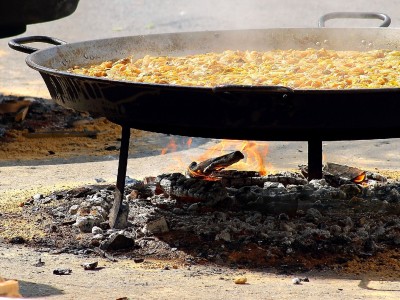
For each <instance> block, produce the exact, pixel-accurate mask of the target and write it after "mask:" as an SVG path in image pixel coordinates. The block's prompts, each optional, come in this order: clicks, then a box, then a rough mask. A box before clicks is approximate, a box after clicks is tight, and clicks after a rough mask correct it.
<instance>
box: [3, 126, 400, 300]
mask: <svg viewBox="0 0 400 300" xmlns="http://www.w3.org/2000/svg"><path fill="white" fill-rule="evenodd" d="M74 130H97V131H98V132H99V135H98V137H97V138H96V139H91V138H87V137H74V138H70V137H69V138H60V137H57V138H54V137H52V138H47V139H46V138H40V139H37V138H27V137H26V136H24V133H25V132H26V131H24V130H12V131H10V132H9V133H8V134H7V135H6V139H7V140H3V141H2V143H1V144H0V158H1V165H2V167H1V168H0V178H1V180H0V218H1V215H2V214H4V213H7V214H10V213H11V214H14V215H15V218H14V219H13V221H12V222H11V223H10V222H9V223H7V224H5V223H1V225H0V230H1V231H2V234H1V236H3V237H4V236H7V235H22V236H25V237H27V238H29V237H32V236H34V235H35V234H37V233H38V228H35V225H34V224H26V223H25V222H23V221H22V218H20V217H19V215H20V213H21V207H20V203H21V202H23V201H25V200H26V199H27V198H29V197H32V195H35V194H37V193H42V194H47V193H50V192H52V191H55V190H63V189H66V188H71V187H79V186H82V185H85V184H94V183H95V182H96V178H101V179H102V180H104V181H105V182H108V183H113V182H114V181H115V177H116V172H117V161H116V160H115V159H116V158H117V156H118V147H119V140H118V138H119V133H120V128H119V126H116V125H114V124H112V123H110V122H108V121H106V120H104V119H97V120H91V121H89V122H87V121H86V122H81V123H78V125H76V126H75V127H74ZM132 134H133V136H134V138H135V141H136V143H135V146H134V148H132V147H131V158H130V160H129V163H128V174H129V175H131V176H132V174H134V177H135V178H139V179H141V178H143V177H145V176H156V175H159V174H161V173H163V172H173V171H181V169H182V167H183V166H187V164H188V163H190V162H191V161H192V160H193V159H194V158H196V157H199V156H200V155H201V154H202V153H203V152H204V151H205V149H206V148H208V147H210V146H211V145H212V144H214V142H213V141H208V142H207V141H204V143H200V145H195V147H192V148H191V149H186V148H185V147H186V146H185V143H187V139H182V140H181V141H178V148H179V149H178V150H182V151H179V154H178V155H177V154H176V153H167V154H166V155H159V153H160V152H161V151H162V149H163V148H164V147H166V146H167V145H168V143H169V142H170V140H169V137H167V136H164V135H158V134H152V133H145V132H140V131H132ZM175 143H176V141H175ZM50 151H51V152H50ZM140 154H142V155H140ZM83 170H84V171H83ZM380 173H381V174H382V175H385V176H388V177H391V178H399V177H400V175H399V172H397V171H393V170H391V171H389V170H387V171H385V170H380ZM39 250H40V249H33V248H29V247H26V246H25V247H24V246H16V245H10V244H8V243H5V242H4V241H1V240H0V270H1V271H0V276H2V277H5V278H9V279H17V280H18V281H19V284H20V291H21V293H22V295H23V296H24V297H27V298H32V297H45V298H50V299H92V298H95V299H166V298H170V299H203V298H210V299H227V298H229V299H299V298H304V297H306V298H307V299H320V298H321V297H322V298H326V299H328V298H329V299H343V298H344V299H398V297H399V294H400V283H399V278H400V277H399V276H400V254H399V252H398V251H390V252H386V253H385V252H384V253H382V254H380V256H378V257H376V259H374V260H370V261H368V262H366V261H356V260H355V261H350V262H349V263H348V264H347V267H346V268H345V269H342V270H335V269H333V270H330V271H326V270H325V271H315V270H314V271H311V272H307V273H305V274H301V273H299V274H297V273H292V274H281V273H279V272H278V271H276V270H274V269H272V268H271V269H268V268H263V269H238V268H229V267H227V266H225V265H224V266H221V265H215V264H207V263H203V264H198V263H196V264H192V263H187V262H185V261H183V260H179V261H174V260H154V259H150V258H147V259H145V261H144V262H143V263H134V262H133V260H132V259H124V258H118V261H117V262H111V261H109V260H107V259H104V258H99V257H98V256H96V257H95V256H91V257H90V256H85V255H71V254H55V253H51V252H50V253H49V252H40V251H39ZM39 258H40V259H41V261H43V262H44V265H43V266H40V267H38V266H36V265H35V264H36V263H37V262H38V260H39ZM92 261H99V267H98V269H97V270H95V271H85V270H83V268H82V267H81V264H82V263H84V262H92ZM56 268H70V269H71V270H72V273H71V275H65V276H57V275H53V270H54V269H56ZM240 276H242V277H243V276H244V277H246V278H247V283H246V284H244V285H237V284H235V283H234V279H235V278H238V277H240ZM306 276H307V277H308V278H309V279H310V282H302V283H301V284H300V285H295V284H293V282H292V279H293V278H295V277H299V278H304V277H306ZM124 297H126V298H124Z"/></svg>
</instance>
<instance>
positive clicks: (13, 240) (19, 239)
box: [10, 236, 26, 244]
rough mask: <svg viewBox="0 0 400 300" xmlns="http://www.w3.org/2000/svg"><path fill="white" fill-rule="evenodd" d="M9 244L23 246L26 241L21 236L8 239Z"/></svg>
mask: <svg viewBox="0 0 400 300" xmlns="http://www.w3.org/2000/svg"><path fill="white" fill-rule="evenodd" d="M10 243H11V244H25V243H26V240H25V239H24V238H23V237H22V236H14V237H12V238H11V239H10Z"/></svg>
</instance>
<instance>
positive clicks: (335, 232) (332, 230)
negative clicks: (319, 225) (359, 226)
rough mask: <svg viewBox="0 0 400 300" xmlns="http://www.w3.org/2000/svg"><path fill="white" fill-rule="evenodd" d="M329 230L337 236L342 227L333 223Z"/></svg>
mask: <svg viewBox="0 0 400 300" xmlns="http://www.w3.org/2000/svg"><path fill="white" fill-rule="evenodd" d="M329 232H330V234H331V235H333V236H338V235H339V234H341V233H342V227H340V226H339V225H337V224H334V225H332V226H331V227H330V228H329Z"/></svg>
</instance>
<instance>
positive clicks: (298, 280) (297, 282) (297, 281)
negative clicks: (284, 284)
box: [292, 277, 301, 284]
mask: <svg viewBox="0 0 400 300" xmlns="http://www.w3.org/2000/svg"><path fill="white" fill-rule="evenodd" d="M292 282H293V284H301V280H300V278H297V277H295V278H293V279H292Z"/></svg>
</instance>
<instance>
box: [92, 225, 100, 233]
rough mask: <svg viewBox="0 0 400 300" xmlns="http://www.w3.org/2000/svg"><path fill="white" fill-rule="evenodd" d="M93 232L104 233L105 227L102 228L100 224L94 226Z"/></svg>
mask: <svg viewBox="0 0 400 300" xmlns="http://www.w3.org/2000/svg"><path fill="white" fill-rule="evenodd" d="M92 233H93V234H94V235H97V234H103V229H101V228H100V227H98V226H93V228H92Z"/></svg>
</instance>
